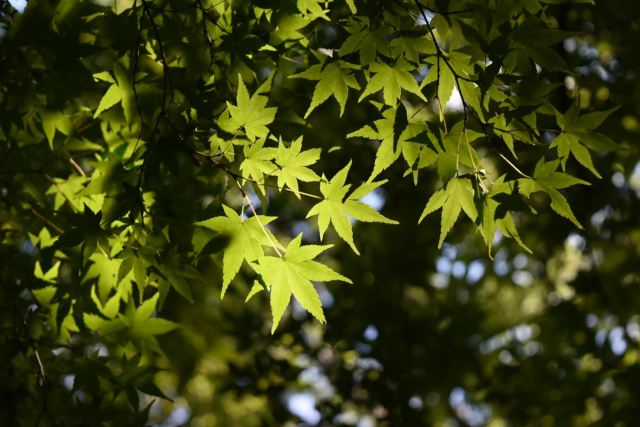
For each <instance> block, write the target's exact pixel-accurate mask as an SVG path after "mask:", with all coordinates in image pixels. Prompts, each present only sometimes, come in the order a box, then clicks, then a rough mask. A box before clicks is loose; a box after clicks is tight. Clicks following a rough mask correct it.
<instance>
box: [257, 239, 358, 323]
mask: <svg viewBox="0 0 640 427" xmlns="http://www.w3.org/2000/svg"><path fill="white" fill-rule="evenodd" d="M301 239H302V233H300V234H299V235H298V237H296V238H295V239H293V240H292V241H291V243H289V246H288V247H287V249H286V254H285V255H284V256H283V257H282V258H279V257H271V256H267V257H262V258H260V260H259V264H260V274H261V276H262V279H263V280H264V283H265V284H266V285H267V287H268V288H269V289H270V291H271V312H272V314H273V327H272V328H271V333H274V332H275V330H276V328H277V327H278V323H279V322H280V319H281V318H282V314H283V313H284V310H285V309H286V308H287V306H288V305H289V300H290V299H291V294H293V296H294V297H295V298H296V299H297V300H298V302H299V303H300V305H302V307H304V309H305V310H307V311H308V312H309V313H311V314H312V315H313V316H314V317H315V318H316V319H318V320H319V321H320V322H322V323H325V322H326V321H325V318H324V314H323V313H322V304H321V303H320V298H319V297H318V293H317V292H316V290H315V288H314V287H313V284H312V283H311V280H313V281H315V282H327V281H330V280H342V281H344V282H347V283H353V282H351V280H349V279H347V278H346V277H344V276H342V275H341V274H338V273H336V272H335V271H333V270H332V269H330V268H329V267H327V266H325V265H323V264H320V263H319V262H316V261H312V260H313V259H314V258H315V257H317V256H318V255H319V254H321V253H322V252H324V251H325V250H327V249H329V248H330V247H332V246H333V245H324V246H320V245H307V246H302V247H301V246H300V241H301Z"/></svg>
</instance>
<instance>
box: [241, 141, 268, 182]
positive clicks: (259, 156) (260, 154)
mask: <svg viewBox="0 0 640 427" xmlns="http://www.w3.org/2000/svg"><path fill="white" fill-rule="evenodd" d="M264 143H265V139H264V138H261V139H259V140H257V141H256V142H254V143H253V144H251V145H245V146H244V147H243V152H244V160H243V161H242V163H241V164H240V171H241V172H242V176H244V177H247V178H250V179H253V180H255V181H258V184H257V185H258V188H260V190H261V191H262V194H265V188H264V185H261V184H264V177H265V174H267V175H269V174H272V173H274V172H275V171H276V170H277V167H276V165H274V164H273V163H272V162H271V160H273V158H274V157H275V155H276V153H275V151H276V150H274V149H272V148H264Z"/></svg>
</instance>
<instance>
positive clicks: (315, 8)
mask: <svg viewBox="0 0 640 427" xmlns="http://www.w3.org/2000/svg"><path fill="white" fill-rule="evenodd" d="M296 3H297V5H298V10H299V11H300V13H301V14H302V16H304V17H305V18H306V19H308V20H310V21H315V20H316V19H318V18H322V19H325V20H327V21H329V20H330V19H329V17H328V16H327V12H328V11H329V10H328V9H323V8H322V6H321V5H322V4H325V2H324V1H318V0H297V2H296Z"/></svg>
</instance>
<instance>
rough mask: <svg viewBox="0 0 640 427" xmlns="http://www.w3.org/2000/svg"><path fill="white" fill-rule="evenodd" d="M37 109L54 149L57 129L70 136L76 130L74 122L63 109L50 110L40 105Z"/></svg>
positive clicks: (50, 144)
mask: <svg viewBox="0 0 640 427" xmlns="http://www.w3.org/2000/svg"><path fill="white" fill-rule="evenodd" d="M37 111H38V115H39V116H40V119H41V120H42V128H43V130H44V133H45V135H46V136H47V140H48V141H49V147H50V148H51V149H52V150H53V138H54V137H55V136H56V129H57V130H58V131H60V132H62V133H63V134H64V135H67V136H68V135H70V134H71V132H73V130H74V127H73V124H72V123H71V120H70V119H69V118H68V117H67V116H65V115H64V114H62V112H61V111H57V110H50V109H48V108H46V107H44V106H40V107H39V108H38V110H37Z"/></svg>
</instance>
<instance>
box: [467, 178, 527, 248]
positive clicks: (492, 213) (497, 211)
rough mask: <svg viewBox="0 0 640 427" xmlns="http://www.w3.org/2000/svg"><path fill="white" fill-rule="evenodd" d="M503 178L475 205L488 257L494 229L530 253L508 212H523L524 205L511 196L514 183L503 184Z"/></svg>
mask: <svg viewBox="0 0 640 427" xmlns="http://www.w3.org/2000/svg"><path fill="white" fill-rule="evenodd" d="M505 177H506V175H502V176H501V177H500V178H498V179H497V180H496V182H495V183H494V184H493V186H492V187H491V191H489V192H488V193H487V194H484V195H483V196H482V197H481V198H480V200H479V201H478V202H477V203H476V206H477V208H478V218H477V220H478V221H479V222H480V224H479V226H478V228H479V230H480V232H481V233H482V236H483V237H484V240H485V242H486V244H487V248H488V249H489V256H490V257H491V246H492V244H493V238H494V236H495V232H496V229H498V230H500V232H502V234H503V235H505V236H506V237H511V238H513V239H514V240H515V241H516V242H518V244H519V245H520V246H522V248H524V249H525V250H526V251H528V252H529V253H531V250H530V249H529V248H528V247H527V246H526V245H525V244H524V242H523V241H522V239H520V236H519V234H518V231H517V230H516V227H515V224H514V222H513V218H512V217H511V213H510V212H509V211H510V210H523V207H526V204H525V203H524V202H523V201H522V200H521V199H519V198H518V197H517V196H515V195H513V192H514V189H515V185H514V184H515V182H514V181H509V182H505ZM492 259H493V257H492Z"/></svg>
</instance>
